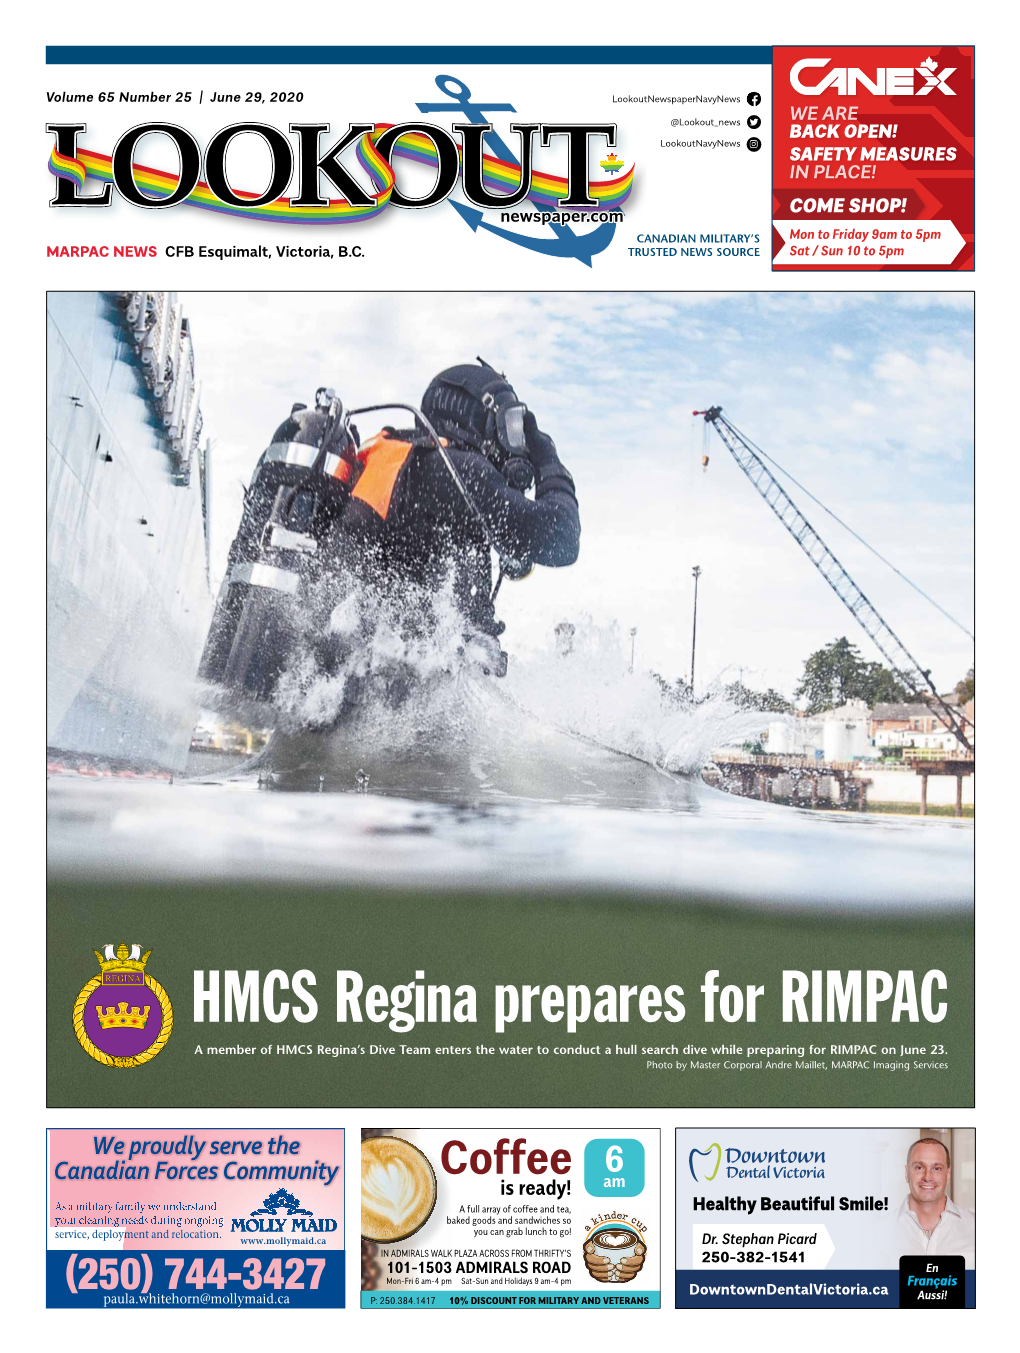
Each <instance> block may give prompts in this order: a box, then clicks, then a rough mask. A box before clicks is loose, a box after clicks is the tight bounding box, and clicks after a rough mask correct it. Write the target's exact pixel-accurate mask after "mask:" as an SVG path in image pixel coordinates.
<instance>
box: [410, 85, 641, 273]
mask: <svg viewBox="0 0 1020 1353" xmlns="http://www.w3.org/2000/svg"><path fill="white" fill-rule="evenodd" d="M436 85H437V87H438V88H439V89H440V90H442V92H443V93H444V94H446V95H448V96H449V97H450V98H452V99H459V100H460V102H458V103H419V104H418V105H417V108H418V111H419V113H462V114H463V116H464V117H465V118H466V119H467V121H468V122H474V123H479V122H488V121H489V118H488V115H487V114H486V112H485V111H484V106H483V104H481V103H471V102H470V99H471V91H470V89H468V87H467V85H466V84H464V82H463V80H458V79H457V77H456V76H455V75H437V76H436ZM489 109H490V111H491V112H494V113H515V112H516V111H517V109H516V108H515V107H514V106H513V104H512V103H492V104H489ZM487 140H488V143H489V145H490V146H491V147H492V149H493V150H494V151H495V152H496V154H497V155H498V156H499V158H500V159H501V160H506V161H507V162H508V163H510V164H519V163H520V161H519V160H518V159H517V157H516V156H515V155H513V154H512V153H511V151H510V149H509V147H508V146H507V145H506V143H505V141H503V139H502V138H501V137H500V136H499V134H498V133H497V132H494V131H493V132H489V133H488V134H487ZM447 201H448V202H449V204H450V206H451V207H453V209H454V210H455V211H456V212H457V214H458V216H460V217H461V219H462V220H464V221H466V222H467V224H468V225H469V226H470V228H471V229H472V230H473V231H477V230H478V229H479V227H480V228H481V229H482V230H487V231H488V232H489V234H490V235H498V236H499V238H500V239H503V240H508V241H509V243H511V244H517V245H519V246H520V247H521V248H522V249H531V250H532V251H533V252H534V253H536V254H548V255H551V256H553V257H558V258H576V259H577V260H578V262H580V263H583V264H584V265H585V266H586V267H588V268H590V267H591V261H592V259H593V258H594V256H595V255H596V254H601V253H602V251H603V250H604V249H608V247H609V245H610V243H611V241H612V238H613V236H614V235H615V234H616V225H615V223H614V222H612V221H603V223H602V224H601V225H599V226H596V227H595V229H594V230H592V231H590V232H589V233H588V234H587V235H577V234H575V233H574V231H573V230H572V229H571V228H570V226H568V225H557V224H554V223H553V222H551V221H550V222H548V223H547V224H548V226H549V229H550V230H551V231H552V232H553V234H554V235H555V236H556V239H554V240H537V239H535V238H534V237H533V236H531V235H522V234H520V233H519V232H518V231H516V230H504V229H503V228H502V227H501V226H494V225H489V223H488V221H485V220H483V218H482V213H481V212H480V211H479V210H478V209H477V208H475V207H467V206H464V204H463V203H461V202H454V200H453V199H452V198H447Z"/></svg>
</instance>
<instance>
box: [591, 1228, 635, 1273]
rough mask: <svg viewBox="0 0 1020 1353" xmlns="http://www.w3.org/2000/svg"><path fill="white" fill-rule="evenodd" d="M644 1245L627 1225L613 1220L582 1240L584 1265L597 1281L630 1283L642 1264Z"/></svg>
mask: <svg viewBox="0 0 1020 1353" xmlns="http://www.w3.org/2000/svg"><path fill="white" fill-rule="evenodd" d="M647 1248H648V1247H647V1246H646V1245H645V1242H644V1241H643V1240H642V1238H641V1237H640V1236H639V1235H638V1233H637V1232H636V1231H632V1230H631V1229H630V1227H629V1226H621V1225H619V1224H617V1223H615V1222H614V1223H612V1224H610V1225H607V1226H603V1227H600V1228H598V1229H597V1230H595V1231H593V1232H592V1233H591V1235H590V1236H589V1237H588V1239H587V1240H586V1241H585V1242H584V1265H585V1268H587V1270H588V1272H589V1273H590V1274H591V1276H592V1277H593V1278H594V1279H595V1280H596V1281H597V1282H600V1283H629V1282H632V1281H633V1279H634V1278H636V1277H637V1275H638V1274H639V1273H640V1272H641V1269H642V1268H643V1267H644V1262H645V1254H646V1252H647Z"/></svg>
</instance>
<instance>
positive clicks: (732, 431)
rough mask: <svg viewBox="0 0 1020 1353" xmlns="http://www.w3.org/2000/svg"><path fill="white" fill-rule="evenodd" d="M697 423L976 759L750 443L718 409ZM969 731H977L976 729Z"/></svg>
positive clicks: (953, 715)
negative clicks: (715, 437) (710, 430)
mask: <svg viewBox="0 0 1020 1353" xmlns="http://www.w3.org/2000/svg"><path fill="white" fill-rule="evenodd" d="M694 417H695V418H704V420H705V422H706V423H707V424H710V425H711V426H712V427H714V428H715V430H716V432H717V433H718V434H719V437H720V438H721V440H722V442H723V445H724V446H725V447H726V449H727V450H728V451H729V453H730V455H731V456H732V457H733V459H734V460H735V461H736V462H737V464H738V465H739V466H740V468H741V469H742V470H743V472H744V474H745V475H747V477H748V479H749V480H750V481H751V483H752V484H753V485H754V487H755V488H756V489H757V490H758V492H759V493H760V494H761V496H762V497H763V498H764V499H765V501H766V503H768V505H769V507H770V508H771V509H772V511H773V512H774V513H775V514H776V516H777V517H778V518H779V520H780V521H781V522H782V523H783V525H784V526H785V527H786V529H787V531H789V533H790V535H791V536H793V538H794V540H795V541H796V542H797V544H798V545H799V546H800V548H801V549H802V550H803V551H804V553H805V554H806V555H807V557H808V558H809V559H810V560H811V562H812V564H814V566H815V568H816V569H817V570H818V572H819V573H820V574H821V575H822V577H823V578H824V579H825V581H826V582H827V583H828V584H829V586H830V587H831V588H832V590H833V591H834V592H835V594H836V596H837V597H839V599H840V601H841V602H842V603H843V605H844V606H845V607H846V608H847V610H848V611H849V612H850V614H851V615H852V616H853V617H854V619H855V620H856V621H857V623H858V624H859V625H860V626H861V627H862V629H863V630H864V631H865V633H866V634H868V635H870V636H871V638H872V640H873V641H874V644H875V647H876V648H877V649H878V651H879V652H880V653H881V654H882V656H883V657H884V658H885V660H886V662H887V663H888V664H889V666H890V667H891V668H892V670H893V672H894V673H895V674H896V676H897V677H899V679H900V680H901V681H902V682H903V684H904V685H905V686H906V687H907V689H908V691H910V692H911V694H912V695H914V696H915V697H916V698H918V699H921V700H923V702H924V703H925V704H926V705H927V706H928V707H929V708H930V709H931V710H932V712H933V713H934V714H935V715H936V716H937V718H939V719H940V720H941V722H942V723H943V724H945V726H946V727H947V728H948V729H950V730H951V731H952V732H953V734H954V735H955V736H956V740H957V741H958V742H959V743H960V744H961V746H963V747H965V748H966V750H967V751H968V752H971V753H973V751H974V748H973V745H972V744H971V742H970V739H969V738H968V736H967V725H968V724H969V723H970V721H969V720H968V719H966V718H965V717H964V716H963V715H962V714H961V713H959V712H958V711H957V710H955V709H953V707H952V706H951V705H950V704H948V703H947V702H946V701H945V700H944V699H943V698H942V696H941V695H940V694H939V691H938V688H937V687H936V685H935V683H934V681H932V679H931V673H930V672H929V671H928V670H927V669H925V668H923V667H922V666H921V665H920V663H919V662H917V660H916V659H915V658H914V656H913V655H912V654H911V652H910V650H909V649H908V648H907V646H906V645H905V644H904V643H903V641H902V640H901V639H900V638H899V636H898V635H897V634H896V633H895V632H894V631H893V630H892V629H891V628H890V627H889V626H888V625H887V624H886V622H885V621H884V620H883V619H882V617H881V616H880V615H879V613H878V611H877V610H876V609H875V607H874V606H873V605H872V604H871V602H870V601H869V600H868V598H867V597H866V596H865V595H864V593H863V592H862V591H861V589H860V588H859V587H858V586H857V584H856V583H855V582H854V580H853V578H851V576H850V574H849V573H848V572H847V571H846V569H845V568H844V567H843V565H842V564H841V563H840V562H839V560H838V559H837V558H836V556H835V555H834V554H833V552H832V551H831V550H830V549H829V547H828V545H826V543H825V541H824V540H823V539H822V538H821V536H820V535H819V534H818V532H817V531H816V530H815V528H814V527H813V526H812V525H811V523H810V522H809V521H808V519H807V517H805V516H804V513H803V512H801V510H800V508H799V507H798V506H797V504H796V503H795V502H794V501H793V499H792V498H791V497H790V495H789V494H788V493H787V492H786V490H785V489H784V488H783V486H782V484H780V483H779V481H778V480H777V479H776V477H775V475H774V474H773V473H772V471H771V470H770V469H769V468H768V466H767V465H766V464H765V462H764V461H763V460H762V458H761V456H759V455H758V453H757V452H756V451H755V449H754V447H753V446H752V445H751V443H750V442H749V441H748V440H747V438H746V437H745V436H744V435H743V433H741V432H739V431H738V430H737V428H735V427H734V426H733V424H732V423H731V422H730V420H729V419H728V418H727V417H726V416H725V415H724V414H723V411H722V406H721V405H719V404H716V405H714V406H713V407H712V408H710V409H695V410H694ZM970 727H972V728H973V724H970Z"/></svg>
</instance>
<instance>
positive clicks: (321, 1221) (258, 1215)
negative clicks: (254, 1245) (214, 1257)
mask: <svg viewBox="0 0 1020 1353" xmlns="http://www.w3.org/2000/svg"><path fill="white" fill-rule="evenodd" d="M280 1213H283V1216H281V1215H280ZM288 1221H289V1222H290V1231H291V1232H292V1233H293V1232H295V1231H335V1230H336V1228H337V1223H336V1220H335V1219H334V1218H333V1217H316V1216H315V1214H314V1213H313V1212H311V1211H310V1210H309V1209H308V1208H307V1207H302V1206H301V1200H300V1199H299V1198H295V1197H294V1195H293V1193H288V1192H287V1190H286V1189H277V1190H276V1192H275V1193H271V1194H270V1195H269V1197H268V1198H263V1199H262V1207H256V1208H253V1209H252V1213H251V1216H250V1217H234V1218H233V1219H232V1220H231V1223H230V1229H231V1231H268V1232H272V1233H273V1234H275V1235H279V1234H280V1233H282V1231H283V1230H284V1228H285V1227H286V1225H287V1222H288Z"/></svg>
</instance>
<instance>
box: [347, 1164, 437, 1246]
mask: <svg viewBox="0 0 1020 1353" xmlns="http://www.w3.org/2000/svg"><path fill="white" fill-rule="evenodd" d="M435 1205H436V1173H435V1171H434V1170H433V1168H432V1166H431V1164H430V1163H429V1159H428V1157H427V1156H426V1155H425V1153H424V1152H423V1151H420V1150H419V1149H418V1147H416V1146H413V1145H412V1144H411V1143H410V1142H405V1141H404V1139H403V1138H402V1137H369V1138H367V1139H366V1140H365V1141H363V1142H362V1143H361V1234H362V1235H363V1236H364V1237H365V1238H366V1239H367V1240H374V1241H375V1242H376V1243H377V1244H380V1245H389V1244H392V1243H393V1242H394V1241H397V1240H406V1239H407V1237H408V1236H413V1235H414V1233H415V1231H420V1230H421V1228H422V1227H423V1226H424V1225H425V1223H426V1222H427V1221H428V1219H429V1217H431V1215H432V1209H433V1208H434V1207H435Z"/></svg>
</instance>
